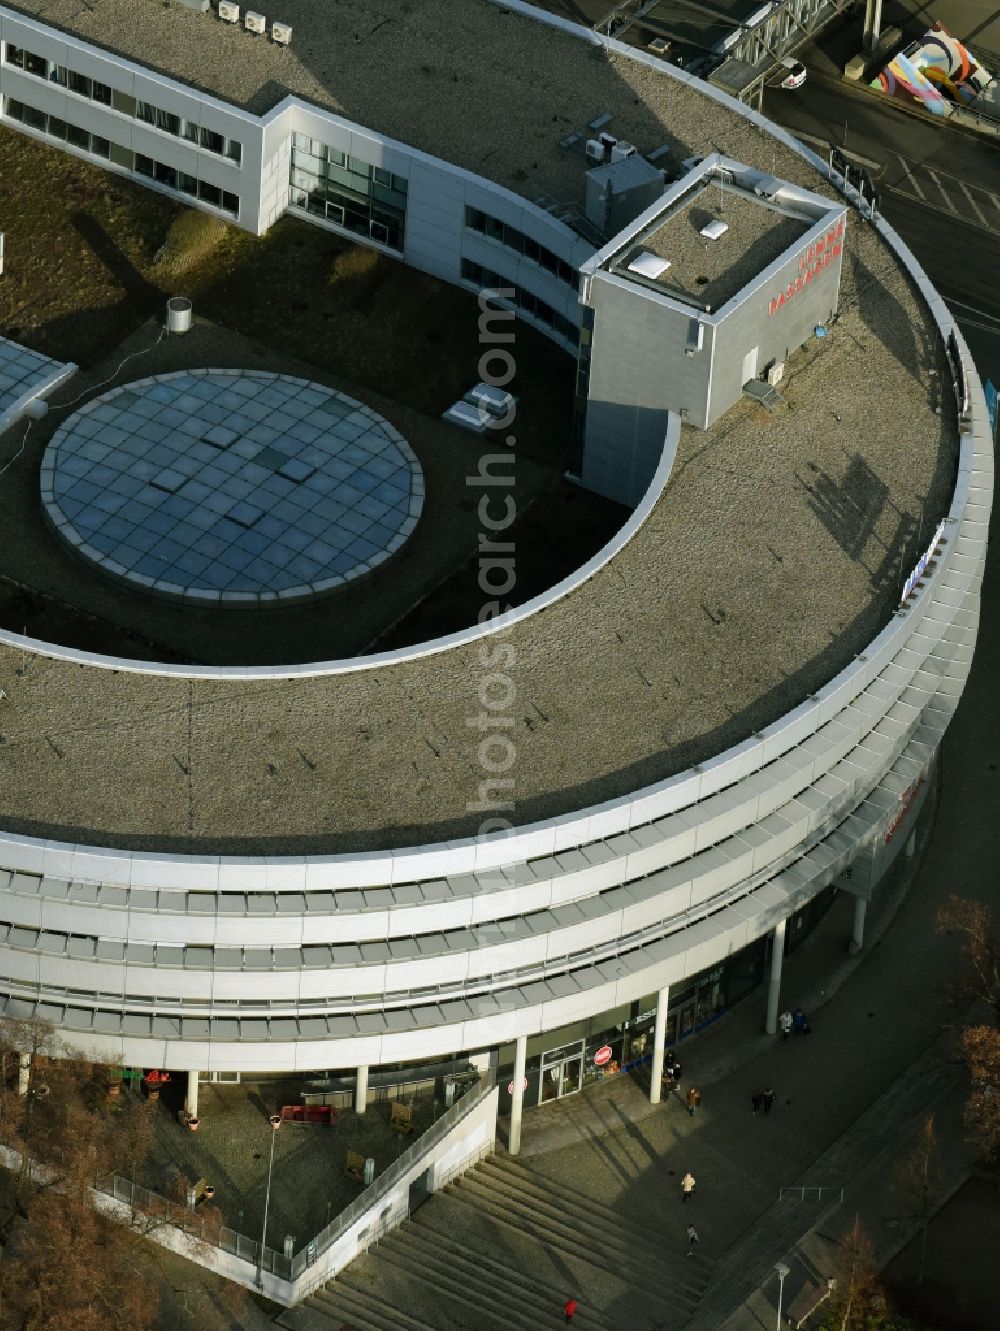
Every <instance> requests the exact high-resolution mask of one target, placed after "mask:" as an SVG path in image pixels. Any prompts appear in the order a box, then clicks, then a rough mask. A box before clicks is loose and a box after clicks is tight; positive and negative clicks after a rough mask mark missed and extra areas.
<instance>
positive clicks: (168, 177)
mask: <svg viewBox="0 0 1000 1331" xmlns="http://www.w3.org/2000/svg"><path fill="white" fill-rule="evenodd" d="M154 179H155V180H156V181H157V182H158V183H159V184H161V185H167V186H169V188H170V189H176V188H177V172H176V171H175V170H174V168H173V167H172V166H165V165H164V164H163V162H157V163H156V174H155V177H154Z"/></svg>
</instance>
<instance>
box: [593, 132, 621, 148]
mask: <svg viewBox="0 0 1000 1331" xmlns="http://www.w3.org/2000/svg"><path fill="white" fill-rule="evenodd" d="M597 137H598V141H599V142H600V143H603V144H604V146H605V148H607V149H608V151H609V152H610V150H611V149H612V148H613V147H614V146H615V144H616V143H617V142H618V140H617V139H616V138H615V136H614V135H613V134H599V135H598V136H597Z"/></svg>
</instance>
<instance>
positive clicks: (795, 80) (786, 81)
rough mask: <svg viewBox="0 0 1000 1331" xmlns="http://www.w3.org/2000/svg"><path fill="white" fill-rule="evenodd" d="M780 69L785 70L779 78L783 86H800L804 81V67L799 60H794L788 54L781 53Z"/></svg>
mask: <svg viewBox="0 0 1000 1331" xmlns="http://www.w3.org/2000/svg"><path fill="white" fill-rule="evenodd" d="M780 64H781V67H782V69H784V70H785V76H784V78H783V79H782V80H781V86H782V87H783V88H801V87H802V85H803V83H805V81H806V72H807V71H806V67H805V65H804V64H803V63H802V61H801V60H795V59H794V58H793V57H792V56H790V55H783V56H782V57H781V61H780Z"/></svg>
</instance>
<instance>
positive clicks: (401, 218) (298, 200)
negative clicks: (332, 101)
mask: <svg viewBox="0 0 1000 1331" xmlns="http://www.w3.org/2000/svg"><path fill="white" fill-rule="evenodd" d="M291 169H292V195H291V198H292V203H293V205H294V206H295V207H297V208H304V209H306V211H307V212H310V213H312V215H313V216H314V217H318V218H322V220H323V221H325V222H332V223H333V224H334V225H335V226H340V227H343V228H344V230H345V231H352V232H354V234H355V235H358V236H361V237H362V238H363V239H365V240H374V241H376V242H377V243H378V244H380V245H386V246H388V247H389V248H390V249H394V250H402V248H403V234H404V231H405V228H406V194H407V186H406V180H405V178H404V177H403V176H397V175H394V174H393V172H391V171H387V170H386V169H385V168H384V167H380V166H372V165H371V164H370V163H368V162H363V161H362V160H361V159H360V158H359V157H349V156H347V154H345V153H343V152H341V151H340V150H339V149H337V148H331V147H329V145H327V144H325V143H320V142H319V140H318V139H310V138H308V137H307V136H306V135H304V134H296V135H295V136H294V138H293V141H292V168H291Z"/></svg>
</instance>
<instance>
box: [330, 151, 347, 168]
mask: <svg viewBox="0 0 1000 1331" xmlns="http://www.w3.org/2000/svg"><path fill="white" fill-rule="evenodd" d="M326 155H327V158H328V159H329V161H330V162H331V163H332V165H333V166H346V165H347V154H346V153H345V152H341V150H340V149H339V148H327V150H326Z"/></svg>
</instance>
